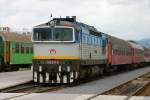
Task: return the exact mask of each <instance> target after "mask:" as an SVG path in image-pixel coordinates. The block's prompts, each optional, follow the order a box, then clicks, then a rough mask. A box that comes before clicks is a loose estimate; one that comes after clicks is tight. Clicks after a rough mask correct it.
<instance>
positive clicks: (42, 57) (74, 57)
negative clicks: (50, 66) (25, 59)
mask: <svg viewBox="0 0 150 100" xmlns="http://www.w3.org/2000/svg"><path fill="white" fill-rule="evenodd" d="M33 59H80V57H79V56H34V57H33Z"/></svg>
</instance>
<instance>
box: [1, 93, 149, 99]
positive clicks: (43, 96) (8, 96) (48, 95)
mask: <svg viewBox="0 0 150 100" xmlns="http://www.w3.org/2000/svg"><path fill="white" fill-rule="evenodd" d="M91 96H93V95H92V94H82V95H81V94H57V93H32V94H28V95H26V94H24V93H0V100H8V99H9V100H42V99H44V100H86V99H88V98H89V97H91ZM126 98H127V96H117V95H100V96H97V97H95V98H93V99H90V100H125V99H126ZM128 100H150V97H148V96H147V97H144V96H138V97H137V96H133V97H131V98H129V99H128Z"/></svg>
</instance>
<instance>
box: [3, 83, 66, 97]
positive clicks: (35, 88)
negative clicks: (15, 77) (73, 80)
mask: <svg viewBox="0 0 150 100" xmlns="http://www.w3.org/2000/svg"><path fill="white" fill-rule="evenodd" d="M63 88H65V85H57V86H46V85H35V84H33V83H32V82H29V83H25V84H21V85H17V86H13V87H9V88H5V89H1V90H0V93H20V94H17V95H15V96H11V97H8V98H5V99H2V100H10V99H14V98H18V97H22V96H26V95H30V94H32V93H45V92H52V91H57V90H60V89H63Z"/></svg>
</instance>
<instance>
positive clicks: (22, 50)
mask: <svg viewBox="0 0 150 100" xmlns="http://www.w3.org/2000/svg"><path fill="white" fill-rule="evenodd" d="M24 49H25V48H24V47H23V45H21V53H24V51H25V50H24Z"/></svg>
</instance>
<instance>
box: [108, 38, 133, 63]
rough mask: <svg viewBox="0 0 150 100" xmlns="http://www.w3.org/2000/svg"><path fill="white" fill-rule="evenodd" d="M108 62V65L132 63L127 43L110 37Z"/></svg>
mask: <svg viewBox="0 0 150 100" xmlns="http://www.w3.org/2000/svg"><path fill="white" fill-rule="evenodd" d="M108 41H109V42H108V43H109V44H108V61H109V64H110V65H127V64H131V63H132V51H131V46H130V44H129V43H128V42H127V41H124V40H121V39H118V38H115V37H112V36H110V37H109V39H108Z"/></svg>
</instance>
